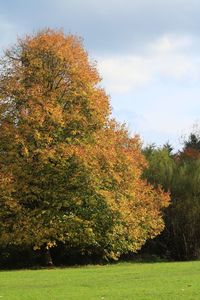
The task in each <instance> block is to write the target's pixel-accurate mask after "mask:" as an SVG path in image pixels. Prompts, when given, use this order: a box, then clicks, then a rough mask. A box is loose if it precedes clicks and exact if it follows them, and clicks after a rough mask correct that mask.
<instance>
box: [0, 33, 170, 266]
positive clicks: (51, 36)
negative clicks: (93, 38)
mask: <svg viewBox="0 0 200 300" xmlns="http://www.w3.org/2000/svg"><path fill="white" fill-rule="evenodd" d="M0 70H1V73H0V140H1V145H0V174H1V176H0V193H1V213H0V214H1V215H0V217H1V224H0V232H1V236H0V242H1V244H5V245H8V244H17V245H22V244H25V245H31V246H33V247H34V249H37V248H44V249H47V250H48V249H49V248H51V247H53V246H56V245H57V243H59V242H61V243H64V244H65V245H66V247H67V248H71V247H73V246H76V247H79V249H80V251H83V252H84V251H91V252H97V253H101V255H102V256H105V257H113V258H116V257H118V256H119V255H120V254H121V253H124V252H126V251H129V250H131V251H136V250H137V249H139V248H140V247H141V245H142V244H143V243H144V242H145V241H146V239H147V238H151V237H153V236H155V235H157V234H159V233H160V231H161V230H162V229H163V227H164V224H163V220H162V215H161V209H162V207H163V206H167V205H168V201H169V197H168V195H167V194H165V193H163V192H162V191H161V190H160V189H159V190H155V189H153V188H152V186H150V185H149V184H147V183H145V182H144V181H142V180H141V173H142V170H143V168H144V167H145V165H146V163H145V160H144V157H143V155H142V154H141V145H140V141H139V138H138V137H133V138H131V137H129V135H128V133H127V130H126V129H125V127H124V126H121V125H119V124H117V123H116V122H115V121H114V120H111V119H110V105H109V99H108V96H107V95H106V94H105V92H104V90H103V89H101V88H100V87H99V82H100V78H99V75H98V73H97V71H96V68H95V65H94V64H92V63H90V62H89V60H88V55H87V53H86V52H85V50H84V49H83V47H82V44H81V40H80V39H79V38H77V37H75V36H71V35H69V36H65V35H64V34H63V33H62V32H60V31H53V30H45V31H41V32H39V33H37V34H36V35H34V36H27V37H25V38H24V39H21V40H19V42H18V44H17V45H16V46H14V47H13V48H11V49H10V50H8V51H7V52H6V53H5V56H4V57H3V58H2V61H1V69H0ZM48 257H49V253H48ZM49 263H51V259H50V257H49Z"/></svg>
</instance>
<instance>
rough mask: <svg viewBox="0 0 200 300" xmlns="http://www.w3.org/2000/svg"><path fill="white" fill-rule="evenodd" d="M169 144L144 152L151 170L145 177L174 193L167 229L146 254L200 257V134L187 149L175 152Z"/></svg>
mask: <svg viewBox="0 0 200 300" xmlns="http://www.w3.org/2000/svg"><path fill="white" fill-rule="evenodd" d="M172 150H173V149H172V147H171V146H170V145H169V144H165V145H164V146H163V147H160V148H157V147H155V146H154V145H150V146H147V147H146V148H145V149H144V150H143V153H144V155H145V157H146V159H147V160H148V163H149V165H148V168H147V169H146V170H145V171H144V173H143V177H144V178H146V179H147V180H148V182H150V183H151V184H153V185H154V186H155V187H158V186H162V188H163V189H164V190H165V191H166V192H169V193H170V198H171V203H170V206H169V207H168V208H166V209H165V210H164V212H163V213H164V220H165V229H164V231H163V232H162V233H161V235H160V236H159V237H157V238H156V239H154V240H153V241H150V242H148V243H147V244H146V246H145V247H144V249H143V252H144V253H149V254H155V255H159V256H161V257H166V258H168V259H173V260H191V259H199V258H200V135H199V131H198V130H193V132H191V133H190V135H189V136H188V137H187V138H185V141H184V143H183V149H182V150H181V151H178V152H176V153H173V151H172Z"/></svg>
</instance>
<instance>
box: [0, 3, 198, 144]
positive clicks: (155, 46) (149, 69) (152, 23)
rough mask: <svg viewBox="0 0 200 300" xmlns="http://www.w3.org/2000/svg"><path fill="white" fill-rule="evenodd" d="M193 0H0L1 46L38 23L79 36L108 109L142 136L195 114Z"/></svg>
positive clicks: (171, 134)
mask: <svg viewBox="0 0 200 300" xmlns="http://www.w3.org/2000/svg"><path fill="white" fill-rule="evenodd" d="M199 15H200V1H199V0H34V1H33V0H29V1H27V0H15V1H13V0H6V1H4V0H0V49H1V50H0V52H1V51H2V49H6V48H7V47H9V46H10V45H12V44H13V43H14V42H15V41H16V37H17V36H23V35H24V34H25V33H33V32H35V31H37V30H38V29H41V28H44V27H51V28H55V29H60V28H62V29H63V30H64V31H65V33H73V34H77V35H79V36H81V37H83V39H84V46H85V48H86V49H87V51H88V52H89V55H90V57H91V58H92V59H93V60H96V61H97V63H98V64H97V66H98V69H99V72H100V74H101V76H102V78H103V81H102V85H103V86H104V87H105V89H106V91H107V93H108V94H109V95H110V97H111V104H112V108H113V115H114V116H115V117H116V118H117V119H118V120H119V121H122V122H123V121H125V122H126V123H127V124H128V127H129V130H130V131H131V132H132V133H139V134H140V136H141V137H142V139H143V140H144V142H145V144H146V143H153V142H155V143H156V144H157V145H162V144H163V143H165V142H167V141H169V142H170V143H171V144H172V145H173V146H174V148H175V149H178V148H180V147H181V144H180V142H181V139H180V136H182V135H184V134H186V133H187V132H188V131H189V130H191V128H192V125H193V124H194V123H197V122H199V121H200V17H199Z"/></svg>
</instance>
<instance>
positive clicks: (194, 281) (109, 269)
mask: <svg viewBox="0 0 200 300" xmlns="http://www.w3.org/2000/svg"><path fill="white" fill-rule="evenodd" d="M0 299H2V300H45V299H48V300H71V299H73V300H75V299H80V300H90V299H92V300H93V299H96V300H98V299H101V300H108V299H109V300H111V299H112V300H119V299H120V300H130V299H131V300H135V299H146V300H151V299H152V300H156V299H160V300H161V299H172V300H174V299H187V300H190V299H191V300H192V299H200V262H183V263H123V264H116V265H107V266H88V267H80V268H65V269H49V270H47V269H44V270H23V271H5V272H4V271H2V272H0Z"/></svg>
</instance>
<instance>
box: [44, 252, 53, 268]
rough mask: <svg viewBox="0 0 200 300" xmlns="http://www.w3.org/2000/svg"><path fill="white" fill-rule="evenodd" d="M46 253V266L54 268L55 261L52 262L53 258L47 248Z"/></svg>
mask: <svg viewBox="0 0 200 300" xmlns="http://www.w3.org/2000/svg"><path fill="white" fill-rule="evenodd" d="M44 251H45V253H44V259H45V265H46V266H48V267H52V266H53V261H52V257H51V252H50V250H49V249H47V248H45V250H44Z"/></svg>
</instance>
